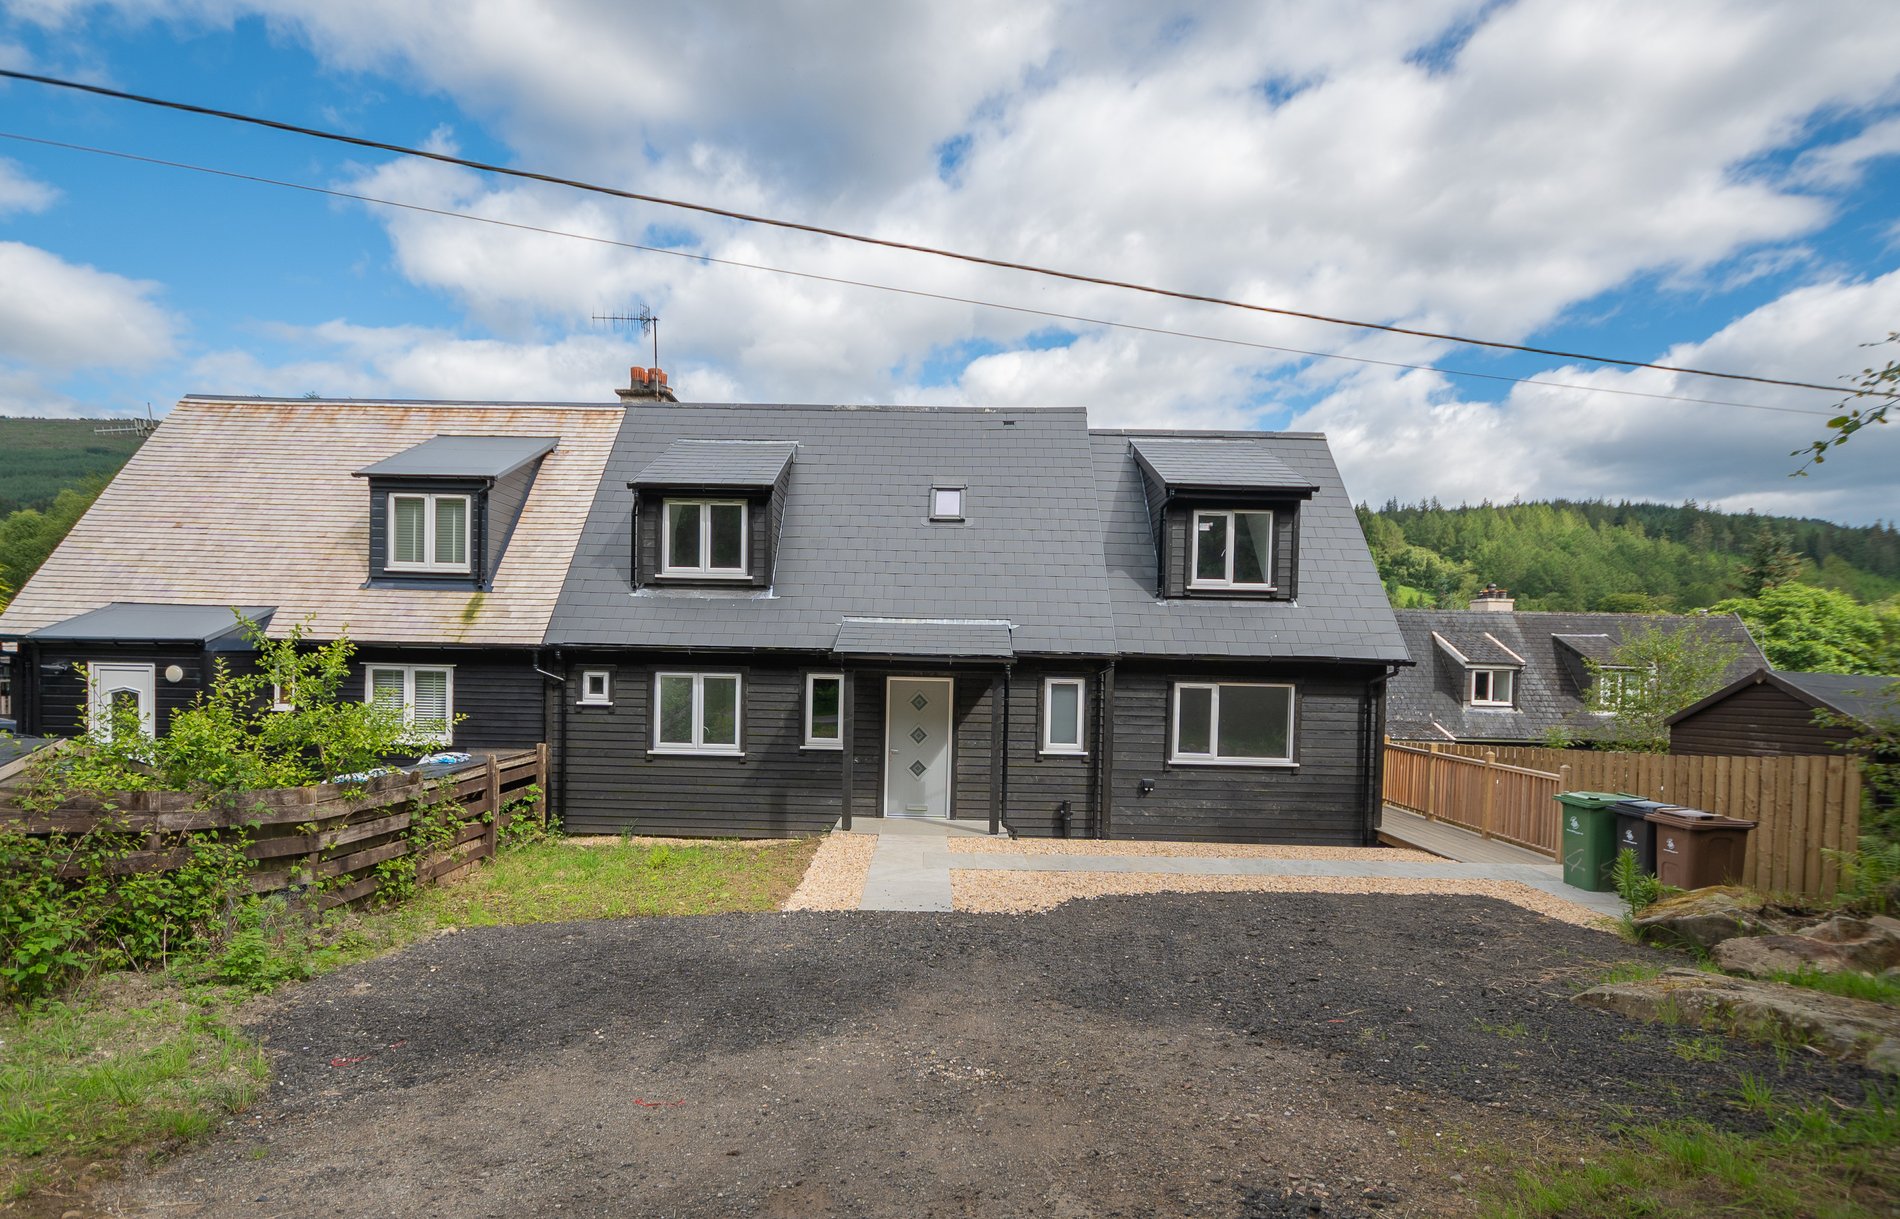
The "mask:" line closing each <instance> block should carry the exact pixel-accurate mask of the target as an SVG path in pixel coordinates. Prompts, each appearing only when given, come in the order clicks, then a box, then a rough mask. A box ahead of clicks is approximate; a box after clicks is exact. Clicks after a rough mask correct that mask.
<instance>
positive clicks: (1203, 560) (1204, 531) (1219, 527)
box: [1194, 513, 1227, 580]
mask: <svg viewBox="0 0 1900 1219" xmlns="http://www.w3.org/2000/svg"><path fill="white" fill-rule="evenodd" d="M1194 578H1195V579H1196V580H1225V579H1226V578H1227V517H1226V516H1225V515H1222V514H1218V513H1216V514H1212V515H1208V516H1197V517H1195V518H1194Z"/></svg>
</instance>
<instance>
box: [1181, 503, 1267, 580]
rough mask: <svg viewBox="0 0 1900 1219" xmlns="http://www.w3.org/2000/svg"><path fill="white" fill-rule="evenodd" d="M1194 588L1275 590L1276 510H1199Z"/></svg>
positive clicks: (1192, 573)
mask: <svg viewBox="0 0 1900 1219" xmlns="http://www.w3.org/2000/svg"><path fill="white" fill-rule="evenodd" d="M1191 532H1192V533H1193V535H1194V543H1193V551H1194V553H1193V555H1192V556H1191V560H1192V566H1191V567H1189V569H1188V586H1189V587H1190V588H1237V589H1271V588H1272V587H1273V513H1272V512H1270V511H1267V510H1265V509H1234V510H1232V511H1229V510H1226V509H1208V508H1202V509H1196V510H1195V512H1194V520H1193V529H1192V530H1191Z"/></svg>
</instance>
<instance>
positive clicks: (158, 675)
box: [25, 643, 240, 736]
mask: <svg viewBox="0 0 1900 1219" xmlns="http://www.w3.org/2000/svg"><path fill="white" fill-rule="evenodd" d="M25 655H27V656H28V657H29V662H30V663H33V664H35V665H36V666H37V671H36V679H37V681H38V683H39V690H40V696H39V699H38V702H39V717H40V718H39V721H38V722H37V723H34V724H32V725H31V728H32V731H33V732H34V733H35V734H36V735H39V736H77V735H78V734H79V733H81V732H83V731H85V727H86V718H85V716H86V701H87V692H86V681H85V678H84V676H83V674H82V672H81V669H82V667H83V666H85V665H88V664H95V663H100V662H106V663H112V664H134V665H138V664H148V665H151V666H152V667H153V682H152V692H153V694H154V695H155V696H156V698H157V701H158V706H157V708H156V711H157V720H158V722H157V725H156V726H157V729H158V731H160V732H164V731H165V730H166V729H167V728H169V727H170V726H171V721H172V716H173V715H174V714H176V713H177V712H179V711H182V710H184V709H185V708H186V707H189V706H190V705H191V703H192V700H193V699H195V698H197V697H198V695H199V693H200V692H201V691H203V690H204V689H205V688H206V686H208V685H209V684H210V681H211V674H212V668H213V664H214V663H215V661H216V659H217V658H216V657H214V656H212V655H208V654H207V653H206V652H205V651H204V649H203V647H201V646H200V645H197V644H157V645H152V644H146V645H137V644H133V645H122V644H113V643H73V644H28V645H26V652H25ZM225 659H226V660H227V661H236V660H239V659H240V658H239V657H237V656H234V655H233V656H226V657H225ZM172 665H177V666H178V668H179V669H180V670H182V673H183V675H182V676H181V677H180V679H179V680H178V681H171V680H169V679H168V678H167V677H166V676H165V670H166V669H167V668H169V667H171V666H172Z"/></svg>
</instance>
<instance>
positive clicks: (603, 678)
mask: <svg viewBox="0 0 1900 1219" xmlns="http://www.w3.org/2000/svg"><path fill="white" fill-rule="evenodd" d="M578 701H579V702H580V705H581V706H583V707H609V706H612V705H613V701H614V695H613V676H612V674H611V673H609V672H608V671H607V670H606V669H584V670H582V671H581V696H580V699H579V700H578Z"/></svg>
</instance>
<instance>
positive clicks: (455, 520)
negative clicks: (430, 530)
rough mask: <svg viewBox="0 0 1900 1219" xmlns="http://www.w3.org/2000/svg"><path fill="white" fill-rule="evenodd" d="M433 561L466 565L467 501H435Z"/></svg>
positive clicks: (454, 498)
mask: <svg viewBox="0 0 1900 1219" xmlns="http://www.w3.org/2000/svg"><path fill="white" fill-rule="evenodd" d="M435 561H436V562H437V563H444V564H449V565H452V566H455V567H466V566H467V565H468V501H467V500H465V499H461V498H459V497H456V496H449V497H446V498H444V499H439V500H437V501H435Z"/></svg>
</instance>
